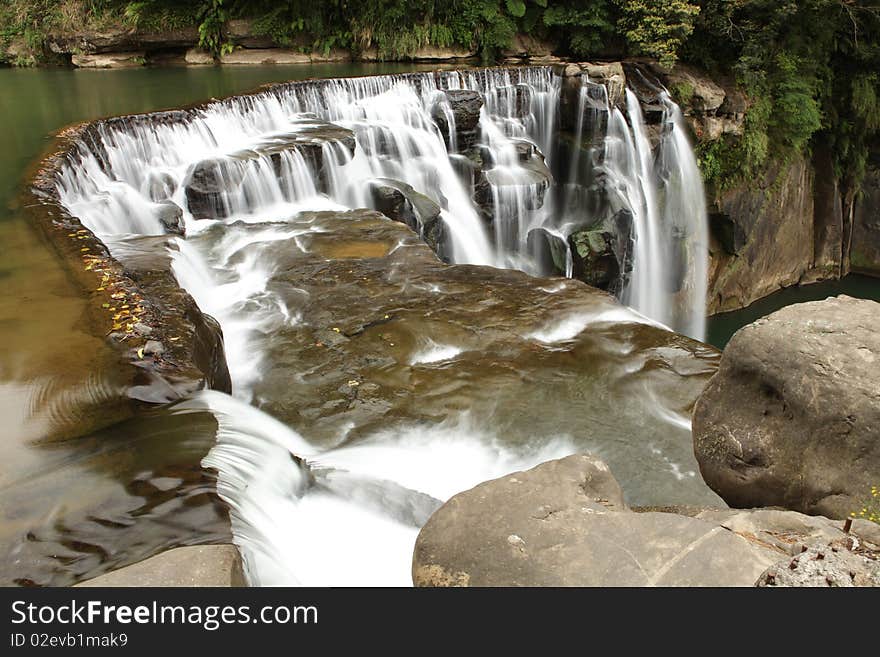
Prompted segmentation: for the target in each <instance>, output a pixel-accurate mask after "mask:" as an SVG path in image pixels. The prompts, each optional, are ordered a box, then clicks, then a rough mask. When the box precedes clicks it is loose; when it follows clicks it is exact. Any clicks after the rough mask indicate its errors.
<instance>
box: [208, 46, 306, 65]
mask: <svg viewBox="0 0 880 657" xmlns="http://www.w3.org/2000/svg"><path fill="white" fill-rule="evenodd" d="M311 61H312V59H311V57H310V56H309V55H307V54H305V53H301V52H296V51H294V50H284V49H281V48H255V49H252V50H251V49H247V48H241V49H238V50H234V51H232V52H230V53H227V54H225V55H223V56H222V57H220V63H221V64H244V65H253V64H310V63H311Z"/></svg>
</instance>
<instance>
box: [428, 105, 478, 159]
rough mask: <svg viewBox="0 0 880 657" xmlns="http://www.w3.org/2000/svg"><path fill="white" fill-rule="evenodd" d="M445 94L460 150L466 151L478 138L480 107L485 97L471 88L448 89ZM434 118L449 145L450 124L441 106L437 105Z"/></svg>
mask: <svg viewBox="0 0 880 657" xmlns="http://www.w3.org/2000/svg"><path fill="white" fill-rule="evenodd" d="M444 94H445V95H446V102H447V103H448V105H449V108H450V109H451V110H452V116H453V120H454V121H455V136H456V143H457V146H458V152H465V151H467V150H468V149H469V148H471V147H472V146H473V145H474V143H476V140H477V126H478V124H479V122H480V109H482V107H483V97H482V96H481V95H480V94H479V93H478V92H476V91H471V90H469V89H448V90H446V91H445V92H444ZM433 118H434V121H435V122H436V123H437V127H438V128H440V132H441V133H442V134H443V138H444V139H445V140H446V144H447V146H449V145H450V141H449V129H450V126H449V122H448V120H447V118H446V115H445V114H444V113H443V112H442V111H441V110H440V109H439V107H435V108H434V111H433Z"/></svg>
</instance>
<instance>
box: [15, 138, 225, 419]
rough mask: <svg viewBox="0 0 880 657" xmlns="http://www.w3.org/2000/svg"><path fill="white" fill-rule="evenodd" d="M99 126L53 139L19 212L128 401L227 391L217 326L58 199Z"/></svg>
mask: <svg viewBox="0 0 880 657" xmlns="http://www.w3.org/2000/svg"><path fill="white" fill-rule="evenodd" d="M102 123H103V121H97V122H93V123H80V124H75V125H72V126H69V127H67V128H64V129H62V130H61V131H59V132H58V133H56V135H55V139H54V141H53V142H52V144H51V146H50V147H49V149H48V151H47V154H46V155H45V156H44V157H43V159H42V160H40V161H39V162H38V164H37V165H36V166H35V168H34V169H33V170H32V171H31V172H30V174H29V175H28V176H26V178H25V184H24V187H23V189H22V190H21V192H20V196H19V202H20V207H21V211H22V213H23V214H24V216H25V218H26V220H27V221H29V223H31V224H32V225H33V226H34V227H35V228H36V229H37V231H38V232H39V233H40V234H41V235H42V236H43V237H44V238H45V240H46V242H47V243H48V244H49V246H50V247H51V248H52V249H53V250H54V251H55V252H56V253H57V254H58V256H59V259H60V261H61V262H62V265H63V267H64V268H65V269H66V270H67V272H68V273H69V275H70V277H71V279H72V280H73V281H74V282H75V283H76V284H77V285H79V286H80V287H81V288H82V290H83V293H84V295H85V298H86V302H87V312H86V318H85V319H86V321H87V323H88V328H89V329H90V330H91V331H92V332H93V333H94V334H95V335H98V336H101V335H103V336H105V337H106V339H107V341H108V342H109V344H110V345H111V346H112V347H113V348H114V349H115V350H116V351H117V352H118V353H119V356H120V361H121V362H122V363H123V364H124V365H127V366H128V367H130V385H129V387H128V391H127V395H128V397H129V398H130V399H132V400H134V402H135V403H136V404H137V403H138V402H140V403H147V404H153V403H167V402H170V401H174V400H176V399H179V398H182V397H184V396H186V395H188V394H190V393H192V392H194V391H196V390H200V389H203V388H213V389H216V390H221V391H224V392H230V391H231V382H230V378H229V371H228V369H227V366H226V357H225V353H224V349H223V335H222V331H221V329H220V326H219V324H218V323H217V322H216V320H214V318H212V317H210V316H209V315H206V314H204V313H203V312H202V311H201V310H200V309H199V307H198V306H197V305H196V303H195V300H193V298H192V297H191V296H190V295H189V293H187V292H186V291H185V290H184V289H183V288H181V287H180V286H179V285H178V283H177V281H176V279H175V278H174V274H173V272H172V271H171V268H170V258H169V259H168V261H167V265H168V266H167V267H164V268H162V269H158V270H157V269H150V270H143V271H137V270H135V269H132V268H130V267H126V266H124V265H123V264H122V263H121V262H119V261H118V260H117V259H116V258H115V257H113V256H112V255H111V254H110V251H109V250H108V248H107V246H106V245H105V244H104V243H103V242H102V241H101V240H100V239H99V238H98V237H97V236H96V235H95V234H94V233H93V232H92V231H91V230H89V229H88V228H86V227H85V226H84V225H83V224H82V222H81V221H80V220H79V218H77V217H75V216H73V215H72V214H71V213H70V212H69V211H68V210H67V209H66V208H65V207H64V206H63V205H62V203H61V200H60V198H59V197H58V192H57V189H56V180H57V175H58V172H59V170H60V169H61V168H62V166H64V164H66V163H67V162H68V161H69V158H71V157H74V156H75V152H76V149H77V147H78V146H79V145H80V144H89V142H91V143H92V144H96V143H98V142H97V140H96V139H95V131H96V130H98V129H100V126H101V125H102ZM123 305H127V306H129V307H128V308H127V309H123V308H122V307H121V306H123ZM126 310H127V311H128V313H127V314H126V313H125V311H126ZM148 343H152V344H151V345H149V346H148ZM158 345H161V348H160V347H159V346H158Z"/></svg>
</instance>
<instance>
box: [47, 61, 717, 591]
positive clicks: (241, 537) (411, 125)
mask: <svg viewBox="0 0 880 657" xmlns="http://www.w3.org/2000/svg"><path fill="white" fill-rule="evenodd" d="M589 85H590V83H589V81H585V84H584V88H583V89H582V90H581V99H582V102H581V103H580V111H579V112H578V116H577V119H576V124H577V125H576V135H577V136H576V139H577V141H578V143H577V144H576V148H575V149H574V150H573V151H572V149H568V150H566V149H565V148H562V147H561V145H560V144H559V143H558V140H557V137H558V132H559V131H558V129H557V127H556V126H557V125H558V121H559V116H558V112H559V94H560V81H559V79H558V78H557V77H555V76H554V75H553V74H552V72H551V71H550V69H548V68H526V69H510V70H497V71H494V70H490V71H472V72H462V73H458V72H446V73H443V74H442V75H431V74H424V75H414V76H393V75H392V76H377V77H371V78H349V79H346V78H341V79H334V80H327V81H321V82H318V83H313V84H310V85H305V86H282V87H278V88H275V89H273V90H270V91H266V92H262V93H259V94H255V95H251V96H246V97H238V98H233V99H230V100H228V101H224V102H220V103H213V104H210V105H208V106H206V107H204V108H202V109H200V110H198V111H197V112H195V113H194V114H192V115H191V116H190V118H189V119H188V120H186V121H175V122H161V123H160V122H151V121H138V120H135V121H122V122H117V123H108V124H104V125H103V127H102V128H101V130H102V132H101V134H100V148H99V149H94V148H92V147H87V146H86V145H85V144H83V145H82V146H81V147H80V149H79V151H78V153H77V154H76V157H75V158H74V159H73V160H72V162H71V165H70V166H68V167H67V168H65V169H64V170H63V171H62V173H61V175H60V177H59V181H58V186H59V193H60V196H61V199H62V201H63V203H64V204H65V205H66V206H67V208H68V209H69V210H70V211H71V212H72V213H73V214H74V215H76V216H77V217H79V218H80V219H81V220H82V221H83V223H84V224H85V225H86V226H88V227H89V228H90V229H92V230H93V231H94V232H95V233H96V234H98V235H99V236H100V237H101V238H102V239H103V240H104V241H105V242H106V243H108V245H109V246H110V248H111V251H114V252H115V253H117V254H122V253H123V252H124V249H123V248H122V245H123V244H131V243H134V242H137V240H139V239H142V238H143V237H144V236H151V235H161V234H164V233H165V232H166V227H167V224H168V213H169V211H171V212H172V214H174V213H175V212H176V213H178V214H179V216H180V221H181V222H182V224H183V227H185V237H176V238H172V240H171V247H172V257H173V263H174V265H173V267H174V273H175V275H176V277H177V279H178V281H179V282H180V284H181V285H182V286H183V287H184V288H185V289H187V290H188V291H189V292H190V294H192V295H193V297H194V298H195V300H196V302H197V303H198V305H199V307H200V308H201V309H202V310H203V311H204V312H206V313H209V314H211V315H213V316H214V317H216V318H217V319H218V320H219V322H220V324H221V326H222V327H223V331H224V339H225V345H226V353H227V361H228V364H229V368H230V373H231V375H232V379H233V395H234V396H233V397H229V396H226V395H222V394H221V393H216V392H203V393H200V394H198V395H196V396H195V397H194V398H192V399H190V400H188V401H186V402H183V403H182V404H180V405H178V406H177V407H176V409H175V410H174V412H175V413H184V414H186V413H198V412H204V411H206V410H207V411H209V412H210V413H211V414H212V415H213V416H214V417H215V418H216V421H217V423H218V426H219V429H218V432H217V437H218V442H217V445H216V446H215V447H214V448H213V449H212V450H211V453H210V454H209V456H208V457H207V458H206V459H205V461H204V465H205V466H206V467H208V468H212V469H215V470H217V472H218V475H217V476H218V484H217V486H218V491H219V493H220V496H221V497H222V498H223V499H224V500H225V501H226V502H227V504H228V505H229V507H230V508H231V516H232V526H233V532H234V535H235V541H236V542H237V543H238V544H239V545H240V546H241V547H242V549H243V552H244V554H245V559H246V565H247V571H248V575H249V577H250V579H251V581H252V582H253V583H255V584H282V583H283V584H347V585H354V584H371V585H372V584H407V583H408V582H409V572H408V571H409V558H410V554H411V548H412V542H413V540H414V538H415V535H416V533H417V531H418V528H419V527H420V526H421V524H422V523H423V522H424V521H425V519H426V518H427V516H428V515H429V514H430V513H431V511H432V510H433V509H435V508H436V507H437V505H439V504H440V503H442V501H444V500H445V499H448V497H449V496H451V495H452V494H454V493H455V492H457V491H460V490H463V489H465V488H468V487H471V486H473V485H475V484H476V483H478V482H480V481H484V480H486V479H490V478H493V477H496V476H500V475H501V474H504V473H507V472H510V471H512V470H516V469H522V468H527V467H531V466H532V465H535V464H537V463H539V462H541V461H544V460H547V459H550V458H555V457H559V456H563V455H566V454H570V453H573V452H575V451H592V452H593V453H595V454H597V455H599V456H600V457H602V458H604V459H606V460H607V461H608V462H609V463H610V464H611V466H612V469H613V470H614V472H615V473H616V475H617V476H618V478H620V479H621V481H622V482H623V483H624V489H625V491H626V493H627V497H628V499H629V500H630V502H632V503H634V504H659V503H664V504H669V503H694V504H698V503H707V504H717V503H718V500H717V498H716V497H715V496H714V494H712V493H711V492H710V491H709V490H708V489H707V488H706V487H705V485H704V484H703V483H702V481H701V480H700V478H699V476H698V475H697V474H696V467H695V463H694V460H693V454H692V449H691V445H690V431H689V422H688V419H687V418H688V416H689V409H690V405H691V404H692V403H693V399H694V398H695V395H696V391H698V390H699V389H700V387H701V385H702V383H703V382H704V381H705V378H706V377H707V376H708V375H709V374H710V373H711V372H712V370H713V368H714V363H715V359H716V356H715V354H714V353H713V352H712V351H711V350H708V349H702V348H701V347H700V346H699V345H698V343H695V342H692V341H689V340H686V339H684V338H679V337H677V336H675V335H674V334H672V333H669V332H668V331H667V330H665V329H664V328H662V327H664V326H669V327H673V328H676V329H678V330H679V331H681V332H684V333H688V334H690V335H692V336H695V337H702V333H703V330H704V329H703V325H702V322H703V314H704V305H703V303H704V301H703V299H704V297H705V291H704V290H701V289H700V286H699V285H698V284H697V283H696V281H698V280H704V279H705V275H704V272H705V257H706V254H705V251H706V249H705V248H704V247H705V229H704V225H705V207H704V206H703V205H702V203H703V202H702V200H701V199H702V197H703V192H702V187H701V183H700V179H699V175H698V173H697V171H696V165H695V161H694V157H693V153H692V151H691V149H690V147H689V145H688V144H687V140H686V137H685V131H684V127H683V125H682V122H681V117H680V113H679V112H678V109H677V108H676V107H675V106H674V104H672V103H671V101H669V100H668V99H666V100H665V103H666V112H665V114H664V119H663V130H662V131H661V134H660V138H659V143H658V144H657V145H655V147H653V148H652V144H651V143H650V141H649V138H648V135H647V131H646V127H645V124H644V119H643V117H642V114H641V109H640V107H639V105H638V102H637V101H636V100H635V99H634V97H633V96H631V95H630V96H628V97H627V103H626V105H627V106H626V113H625V114H624V111H623V110H622V109H621V108H618V107H612V106H610V105H609V103H608V101H607V95H606V96H605V98H604V106H603V105H602V104H601V103H595V102H593V103H588V102H587V99H588V98H593V100H595V90H593V91H591V90H590V87H589ZM594 86H595V85H594ZM446 89H451V90H473V91H477V92H479V94H480V96H481V97H482V98H483V101H484V104H483V107H482V109H481V110H480V115H479V121H478V134H477V141H476V144H475V146H476V147H477V148H478V149H479V150H480V152H481V158H482V160H483V162H484V167H485V171H484V173H485V176H486V178H487V182H488V185H489V190H490V197H491V203H490V204H489V205H488V207H481V206H480V204H479V203H477V202H475V200H474V197H473V190H472V189H471V187H470V183H471V182H472V180H468V178H467V177H466V176H463V175H461V169H460V167H458V166H456V164H457V163H458V164H461V162H460V161H459V160H457V159H456V158H461V157H464V155H463V154H462V153H461V152H458V153H457V152H456V151H460V150H462V149H463V148H464V147H465V146H466V145H465V144H462V143H459V140H457V139H456V138H454V137H453V136H452V133H453V130H452V128H453V124H454V122H455V114H454V112H453V108H452V106H451V105H450V104H449V103H448V101H447V100H446V95H445V93H444V90H446ZM590 94H592V95H590ZM588 110H589V111H588ZM599 114H604V115H606V118H605V119H604V120H603V121H602V122H601V123H602V124H604V125H606V126H607V129H606V130H605V131H604V132H602V131H599V132H598V133H597V127H596V125H597V124H598V123H600V122H598V121H595V120H590V117H592V118H593V119H595V118H596V116H598V115H599ZM438 115H442V116H443V117H444V119H445V122H446V125H447V126H449V127H450V129H449V130H448V131H447V134H446V135H444V133H443V131H442V130H441V129H440V128H439V127H438V123H437V116H438ZM585 121H586V122H587V123H588V124H589V125H587V123H585ZM587 133H590V139H591V143H592V145H591V146H590V147H589V149H581V144H580V142H581V140H583V139H584V138H585V135H586V134H587ZM581 150H584V152H583V153H582V152H581ZM567 165H569V166H567ZM597 172H600V173H601V176H598V177H599V178H601V179H602V181H603V182H602V187H601V191H602V193H603V194H604V195H605V197H606V201H607V203H606V205H607V206H610V207H611V208H612V209H613V210H614V212H615V213H620V212H621V211H625V212H626V213H628V215H629V216H630V217H631V218H632V221H631V226H632V228H631V231H626V230H623V231H621V234H620V236H619V239H620V241H621V243H622V244H630V243H631V244H632V247H633V250H632V255H631V271H628V270H627V268H626V267H622V268H621V272H620V285H619V288H620V295H621V297H622V298H623V300H624V301H626V302H627V303H628V304H629V305H630V306H632V308H633V309H634V311H633V310H629V309H626V308H624V307H621V306H619V305H616V304H614V303H613V302H612V301H611V300H610V299H608V298H607V297H604V296H602V295H601V294H599V293H595V292H591V291H589V289H588V288H585V287H583V286H582V285H580V284H574V283H571V282H569V281H565V279H555V281H551V280H548V279H531V278H529V277H528V276H525V275H524V274H519V273H517V272H515V271H509V270H511V269H514V270H521V271H523V272H526V273H527V274H530V275H546V274H551V273H553V272H552V271H550V270H548V268H547V263H546V262H543V261H542V260H541V259H540V258H538V257H537V256H536V253H535V250H534V248H533V245H530V240H529V235H530V233H531V232H532V231H534V230H536V229H541V230H544V231H546V233H547V234H549V235H555V236H557V237H558V238H559V239H561V240H562V241H564V242H565V241H567V240H568V239H569V237H570V236H571V235H573V234H574V232H575V231H576V230H577V229H582V228H584V227H585V226H587V227H589V226H592V225H595V224H596V223H597V222H599V221H601V220H602V219H603V217H604V215H603V216H598V217H593V216H586V217H584V216H580V217H577V216H574V215H576V214H577V213H576V212H573V210H574V208H573V207H572V206H573V205H574V204H573V203H572V199H574V198H577V197H578V195H579V194H582V193H583V189H585V188H586V187H588V186H590V185H592V184H593V181H594V179H596V178H597ZM557 179H560V180H561V182H557ZM387 180H393V181H395V184H396V185H403V186H406V185H408V186H410V187H411V188H412V189H413V190H414V191H415V192H417V193H418V194H421V195H424V197H427V199H429V200H430V201H431V202H433V203H435V204H436V205H437V206H439V208H440V210H439V212H440V219H441V221H442V223H443V225H444V227H445V236H446V239H447V240H448V244H447V245H446V247H447V249H448V250H447V251H446V252H445V255H446V256H447V257H448V259H449V260H450V261H451V262H453V263H457V264H458V265H477V266H478V267H479V268H467V267H447V266H445V265H443V264H441V263H439V262H438V261H437V260H436V259H434V258H433V256H430V254H428V253H427V252H426V249H425V247H424V246H423V245H422V244H421V243H420V242H419V240H418V238H417V236H415V235H414V234H412V233H408V232H407V231H406V230H405V229H403V227H401V226H400V225H398V224H391V223H390V222H387V221H381V220H379V219H377V218H376V217H375V215H370V214H369V213H368V214H363V213H358V212H354V213H352V212H348V210H351V209H357V208H370V207H376V200H375V195H374V194H373V192H372V189H373V188H374V187H375V186H376V185H378V184H382V181H387ZM401 188H405V187H401ZM698 199H699V201H698ZM606 209H607V208H606ZM487 212H488V213H489V215H490V216H489V217H488V221H487V217H486V216H485V215H486V213H487ZM415 228H416V229H417V230H421V228H422V226H420V225H416V226H415ZM566 252H567V253H568V255H567V256H566V257H565V262H564V265H563V267H562V269H563V270H564V271H563V272H562V273H567V274H569V275H571V274H572V273H573V265H572V255H571V253H569V252H568V251H566ZM120 257H122V258H123V260H124V256H123V255H121V256H120ZM701 267H702V270H701ZM701 271H702V272H703V275H702V277H700V276H701V275H700V272H701ZM681 272H685V273H684V274H681ZM658 327H660V328H658ZM561 418H564V421H561ZM585 428H589V430H585Z"/></svg>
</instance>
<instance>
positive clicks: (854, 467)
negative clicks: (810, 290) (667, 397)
mask: <svg viewBox="0 0 880 657" xmlns="http://www.w3.org/2000/svg"><path fill="white" fill-rule="evenodd" d="M878 321H880V304H877V303H875V302H873V301H865V300H857V299H851V298H849V297H844V296H841V297H837V298H833V299H828V300H826V301H819V302H813V303H804V304H798V305H794V306H789V307H787V308H784V309H782V310H780V311H778V312H776V313H773V314H772V315H770V316H768V317H765V318H763V319H760V320H758V321H757V322H755V323H753V324H750V325H748V326H746V327H744V328H743V329H741V330H740V331H739V332H738V333H737V334H736V335H734V337H733V339H732V340H731V342H730V343H729V344H728V346H727V348H726V349H725V351H724V354H723V356H722V359H721V365H720V367H719V370H718V372H717V373H716V374H715V376H713V377H712V379H711V380H710V382H709V384H708V385H707V386H706V389H705V391H704V392H703V394H702V396H701V397H700V399H699V400H698V402H697V405H696V408H695V410H694V419H693V433H694V451H695V453H696V456H697V460H698V461H699V463H700V471H701V472H702V474H703V478H704V479H705V480H706V483H708V484H709V486H711V487H712V488H713V489H714V490H715V491H716V492H717V493H718V494H719V495H721V497H723V498H724V500H725V501H726V502H727V503H728V504H730V505H731V506H736V507H750V506H783V507H787V508H790V509H796V510H798V511H803V512H804V513H813V514H823V515H827V516H830V517H836V518H840V517H845V516H848V515H849V513H850V512H852V511H854V510H856V509H858V508H861V504H862V503H863V500H864V499H865V498H866V497H867V495H868V492H869V490H870V487H871V486H872V485H876V483H877V480H878V476H880V380H878V378H880V377H878V372H880V369H878V363H880V334H878V333H877V330H876V327H877V324H878Z"/></svg>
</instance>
